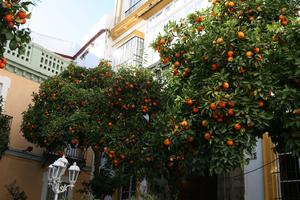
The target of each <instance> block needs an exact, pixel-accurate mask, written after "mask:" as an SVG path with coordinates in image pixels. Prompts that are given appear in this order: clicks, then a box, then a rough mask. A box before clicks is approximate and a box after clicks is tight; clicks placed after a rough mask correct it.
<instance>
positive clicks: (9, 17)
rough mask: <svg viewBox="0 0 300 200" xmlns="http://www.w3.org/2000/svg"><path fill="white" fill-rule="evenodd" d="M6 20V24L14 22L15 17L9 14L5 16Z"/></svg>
mask: <svg viewBox="0 0 300 200" xmlns="http://www.w3.org/2000/svg"><path fill="white" fill-rule="evenodd" d="M4 20H5V21H6V22H13V21H14V16H13V15H12V14H7V15H5V17H4Z"/></svg>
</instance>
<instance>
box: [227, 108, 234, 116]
mask: <svg viewBox="0 0 300 200" xmlns="http://www.w3.org/2000/svg"><path fill="white" fill-rule="evenodd" d="M227 114H228V116H233V115H234V110H233V109H232V108H229V109H228V111H227Z"/></svg>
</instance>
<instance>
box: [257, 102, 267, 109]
mask: <svg viewBox="0 0 300 200" xmlns="http://www.w3.org/2000/svg"><path fill="white" fill-rule="evenodd" d="M264 106H265V102H264V101H263V100H259V101H258V107H259V108H263V107H264Z"/></svg>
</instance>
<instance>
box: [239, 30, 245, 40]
mask: <svg viewBox="0 0 300 200" xmlns="http://www.w3.org/2000/svg"><path fill="white" fill-rule="evenodd" d="M237 36H238V38H239V39H244V38H245V34H244V33H243V32H242V31H239V32H237Z"/></svg>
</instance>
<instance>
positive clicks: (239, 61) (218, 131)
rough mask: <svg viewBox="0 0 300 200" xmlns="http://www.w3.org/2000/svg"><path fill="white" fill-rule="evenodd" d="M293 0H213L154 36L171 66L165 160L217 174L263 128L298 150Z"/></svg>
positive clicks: (238, 159)
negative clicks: (203, 9) (200, 9)
mask: <svg viewBox="0 0 300 200" xmlns="http://www.w3.org/2000/svg"><path fill="white" fill-rule="evenodd" d="M298 13H299V2H298V1H281V0H261V1H250V0H243V1H242V0H237V1H225V0H214V1H213V4H212V7H211V8H209V9H208V10H207V11H203V12H195V13H192V14H190V15H188V17H187V18H186V19H182V20H180V21H179V22H170V23H169V24H168V25H167V26H166V27H165V29H164V32H163V34H161V35H159V36H158V37H157V39H156V40H155V41H154V42H153V44H152V46H153V48H155V49H156V50H157V51H158V52H159V54H160V57H161V60H162V62H163V63H165V64H167V63H168V64H170V65H171V66H172V77H171V78H170V82H169V84H168V88H169V89H170V91H173V92H171V95H170V97H171V98H170V102H169V105H170V112H171V113H173V117H172V119H171V120H170V123H169V126H170V129H171V131H169V132H167V133H166V134H165V140H164V144H165V146H167V147H168V151H167V155H168V156H167V157H168V165H169V167H176V166H177V168H181V169H184V170H183V171H184V173H187V174H194V173H198V174H204V175H207V174H219V173H222V172H228V171H230V170H232V169H233V168H236V167H239V166H243V165H244V163H245V161H246V160H245V153H246V154H250V153H251V151H252V148H253V146H254V144H255V142H256V139H255V138H256V137H257V136H258V137H262V134H263V133H264V132H266V131H270V136H271V138H272V140H273V141H274V142H275V144H276V147H277V149H278V150H279V151H292V152H294V153H297V154H298V155H299V153H300V151H299V150H300V148H299V147H300V141H299V128H300V116H299V114H300V112H299V108H300V90H299V80H300V62H299V61H300V60H299V53H300V49H299V41H300V40H299V39H300V38H299V37H300V34H299V33H300V25H299V18H298V17H299V16H298Z"/></svg>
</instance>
